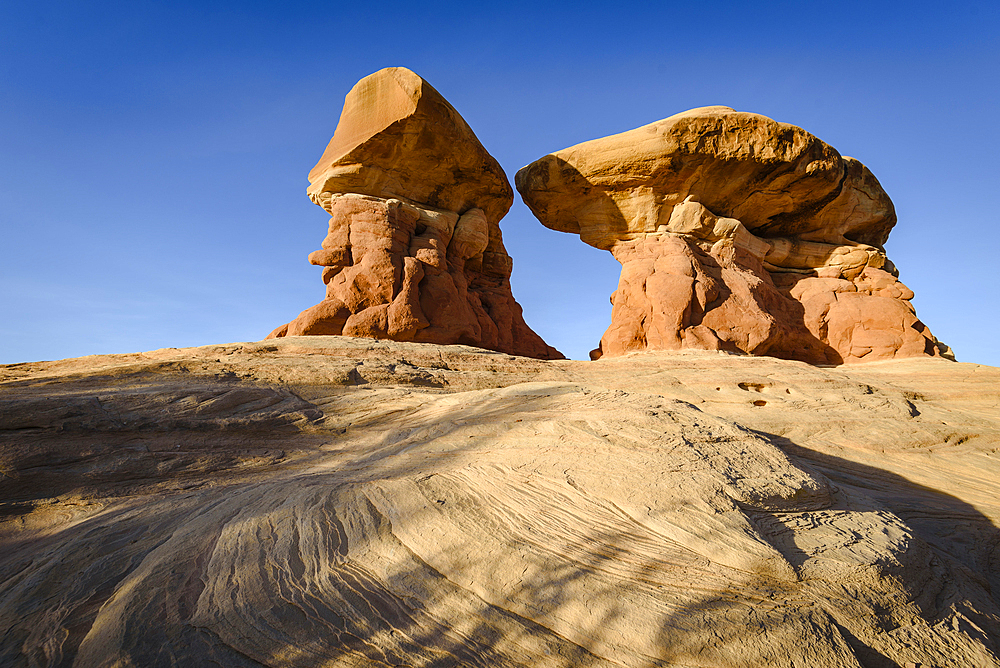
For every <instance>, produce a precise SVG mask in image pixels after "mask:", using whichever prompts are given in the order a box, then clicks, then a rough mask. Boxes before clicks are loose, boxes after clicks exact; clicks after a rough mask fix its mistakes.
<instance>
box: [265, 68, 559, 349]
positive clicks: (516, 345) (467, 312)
mask: <svg viewBox="0 0 1000 668" xmlns="http://www.w3.org/2000/svg"><path fill="white" fill-rule="evenodd" d="M309 181H310V185H309V188H308V190H307V194H308V195H309V197H310V198H311V199H312V200H313V201H314V202H315V203H316V204H318V205H319V206H321V207H323V209H325V210H326V211H327V212H328V213H329V214H330V216H331V218H330V222H329V227H328V232H327V235H326V238H325V239H324V240H323V243H322V248H320V249H319V250H317V251H314V252H313V253H311V254H310V255H309V262H310V263H312V264H315V265H319V266H321V267H323V274H322V278H323V282H324V283H325V284H326V297H325V299H324V300H323V301H321V302H320V303H319V304H317V305H316V306H313V307H311V308H309V309H306V310H305V311H303V312H302V313H301V314H299V316H298V317H297V318H295V320H293V321H292V322H290V323H288V324H287V325H282V326H281V327H279V328H277V329H275V330H274V331H273V332H272V333H271V334H270V337H281V336H296V335H316V334H343V335H346V336H361V337H373V338H379V339H392V340H394V341H418V342H423V343H440V344H453V343H461V344H466V345H474V346H479V347H483V348H487V349H490V350H498V351H503V352H507V353H512V354H517V355H524V356H527V357H535V358H540V359H559V358H561V357H562V355H561V354H560V353H559V352H558V351H556V350H555V349H554V348H552V347H550V346H548V345H546V344H545V342H544V341H542V339H541V338H540V337H539V336H538V335H537V334H536V333H535V332H534V331H532V330H531V328H529V327H528V325H527V324H526V323H525V322H524V318H523V316H522V313H521V307H520V305H519V304H518V303H517V302H516V301H515V300H514V296H513V294H512V293H511V287H510V274H511V268H512V264H513V263H512V261H511V258H510V256H509V255H508V254H507V251H506V249H505V248H504V245H503V237H502V235H501V233H500V225H499V222H500V219H501V218H503V216H504V215H505V214H506V213H507V210H508V209H509V208H510V205H511V203H512V202H513V197H514V195H513V191H512V190H511V187H510V184H509V183H508V181H507V177H506V175H505V174H504V172H503V169H501V167H500V165H499V163H497V161H496V160H495V159H494V158H493V156H491V155H490V154H489V153H487V151H486V149H485V148H483V146H482V144H480V143H479V140H478V139H477V138H476V135H475V134H474V133H473V132H472V129H471V128H469V126H468V124H467V123H466V122H465V121H464V120H463V119H462V117H461V116H460V115H459V114H458V112H457V111H455V109H454V108H453V107H452V106H451V105H450V104H448V102H447V101H446V100H445V99H444V98H443V97H442V96H441V94H440V93H438V92H437V91H436V90H434V89H433V88H432V87H431V86H430V85H429V84H428V83H427V82H426V81H424V80H423V79H421V78H420V77H419V76H417V75H416V74H414V73H413V72H411V71H410V70H407V69H405V68H402V67H390V68H386V69H384V70H380V71H378V72H376V73H375V74H372V75H370V76H368V77H365V78H364V79H362V80H361V81H359V82H358V83H357V85H355V86H354V88H353V89H352V90H351V92H350V93H348V95H347V97H346V99H345V101H344V109H343V112H342V113H341V117H340V122H339V123H338V124H337V129H336V132H335V133H334V136H333V138H332V139H331V140H330V143H329V145H328V146H327V148H326V151H325V152H324V153H323V156H322V157H321V158H320V160H319V162H318V163H317V164H316V166H315V167H314V168H313V170H312V171H311V172H310V173H309Z"/></svg>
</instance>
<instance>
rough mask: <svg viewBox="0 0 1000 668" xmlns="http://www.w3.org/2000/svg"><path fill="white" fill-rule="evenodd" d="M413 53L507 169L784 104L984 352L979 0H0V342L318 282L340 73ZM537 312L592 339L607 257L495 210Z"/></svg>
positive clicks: (566, 334) (967, 347) (193, 332)
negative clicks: (662, 126) (618, 137)
mask: <svg viewBox="0 0 1000 668" xmlns="http://www.w3.org/2000/svg"><path fill="white" fill-rule="evenodd" d="M392 65H402V66H405V67H408V68H410V69H412V70H413V71H415V72H417V73H418V74H420V75H421V76H423V77H424V78H425V79H426V80H428V81H429V82H430V83H431V84H432V85H433V86H434V87H435V88H437V89H438V90H439V91H440V92H441V93H442V94H443V95H444V96H445V97H446V98H447V99H448V100H449V101H450V102H451V103H452V104H453V105H454V106H455V108H457V109H458V110H459V112H460V113H461V114H462V115H463V116H464V117H465V118H466V120H467V121H468V122H469V124H470V125H471V126H472V128H473V129H474V130H475V131H476V133H477V135H478V136H479V138H480V140H481V141H482V142H483V144H484V145H485V146H486V148H487V149H488V150H489V151H490V152H491V153H493V155H494V156H495V157H496V158H497V159H498V160H499V161H500V163H501V165H503V167H504V169H505V170H506V171H507V174H508V177H510V178H511V179H513V175H514V172H516V171H517V170H518V169H519V168H520V167H521V166H523V165H525V164H527V163H529V162H531V161H533V160H535V159H537V158H538V157H541V156H542V155H544V154H546V153H550V152H552V151H556V150H559V149H562V148H565V147H567V146H570V145H573V144H576V143H579V142H582V141H587V140H589V139H595V138H597V137H602V136H606V135H609V134H613V133H616V132H622V131H625V130H629V129H631V128H634V127H637V126H640V125H643V124H646V123H650V122H653V121H656V120H659V119H661V118H665V117H666V116H669V115H671V114H674V113H677V112H679V111H683V110H685V109H689V108H692V107H700V106H705V105H713V104H724V105H728V106H731V107H734V108H736V109H739V110H743V111H753V112H757V113H761V114H764V115H767V116H770V117H771V118H774V119H775V120H778V121H783V122H788V123H793V124H795V125H798V126H800V127H803V128H805V129H806V130H808V131H810V132H812V133H813V134H815V135H817V136H819V137H820V138H821V139H823V140H825V141H827V142H829V143H830V144H832V145H833V146H834V147H836V148H837V149H838V150H839V151H840V152H841V153H842V154H844V155H851V156H854V157H856V158H858V159H859V160H861V161H862V162H864V163H865V164H866V165H868V167H869V168H870V169H871V170H872V171H873V172H874V173H875V175H876V176H877V177H878V178H879V180H880V181H881V183H882V185H883V187H884V188H885V189H886V191H887V192H888V193H889V195H890V196H891V197H892V199H893V201H894V203H895V205H896V210H897V213H898V215H899V223H898V224H897V226H896V228H895V230H894V231H893V233H892V235H891V236H890V238H889V242H888V244H887V246H886V249H887V251H888V254H889V257H890V258H891V259H892V260H893V262H895V264H896V265H897V267H899V269H900V278H901V280H902V281H903V282H904V283H906V284H907V285H908V286H909V287H910V288H912V289H913V290H914V292H915V293H916V298H915V299H914V304H915V305H916V307H917V313H918V315H919V316H920V318H921V319H922V320H923V321H924V322H926V323H927V324H928V325H929V326H930V328H931V330H932V331H933V332H934V333H935V334H936V335H937V336H938V338H940V339H941V340H943V341H945V342H946V343H948V344H949V345H951V346H952V347H953V348H954V349H955V351H956V354H957V355H958V358H959V359H960V360H961V361H972V362H980V363H984V364H991V365H994V366H1000V339H998V336H997V332H998V331H1000V315H998V313H997V310H998V306H1000V299H998V297H997V283H998V277H997V273H998V269H1000V262H998V259H997V249H998V247H1000V225H998V222H1000V221H998V217H1000V214H998V211H1000V163H998V160H997V158H996V151H997V147H998V146H1000V123H998V122H997V121H998V110H1000V105H998V102H1000V74H998V71H1000V9H998V5H997V4H996V3H993V2H969V3H961V2H957V3H952V4H950V5H947V6H945V5H940V4H937V3H935V4H930V3H919V2H916V3H914V2H911V3H896V2H885V3H879V2H869V3H862V2H840V3H822V6H820V3H811V2H810V3H806V2H802V3H792V2H770V3H749V2H739V3H737V2H724V1H720V2H712V3H679V2H676V3H672V2H663V3H656V4H655V6H654V7H653V8H651V7H649V6H647V3H630V2H616V3H609V4H604V5H600V4H589V5H588V4H580V3H541V2H535V3H516V2H515V3H504V4H503V5H502V6H501V5H499V4H497V5H495V6H492V5H491V6H486V7H478V8H477V7H475V6H473V5H471V4H470V3H422V4H418V3H379V2H370V3H354V4H347V3H317V2H311V3H294V2H287V3H264V2H241V3H227V2H213V3H190V2H141V1H140V2H130V3H111V2H108V3H87V2H82V3H59V2H56V3H45V4H41V3H5V5H4V7H3V8H2V9H0V232H2V243H0V313H2V317H0V363H12V362H22V361H33V360H39V359H59V358H64V357H71V356H78V355H87V354H96V353H112V352H134V351H139V350H149V349H154V348H161V347H181V346H190V345H202V344H210V343H227V342H232V341H247V340H257V339H260V338H262V337H263V336H264V335H266V334H267V332H269V331H270V330H271V329H273V328H274V327H276V326H278V325H280V324H282V323H284V322H287V321H288V320H290V319H291V318H293V317H294V316H295V315H296V314H298V312H299V311H301V310H302V309H304V308H306V307H308V306H311V305H313V304H315V303H316V302H318V301H319V300H320V299H321V298H322V296H323V284H322V282H321V281H320V278H319V273H320V272H319V268H317V267H312V266H310V265H309V264H308V263H307V261H306V255H307V254H308V253H309V252H310V251H312V250H314V249H316V248H318V247H319V243H320V241H322V239H323V236H324V235H325V228H326V220H327V218H328V217H327V215H326V214H325V213H324V212H323V211H322V210H321V209H319V208H318V207H316V206H315V205H313V204H312V203H311V202H309V200H308V199H307V198H306V196H305V187H306V185H307V180H306V174H307V173H308V171H309V169H310V168H311V167H312V166H313V165H314V164H315V162H316V160H317V159H318V158H319V156H320V154H321V153H322V152H323V149H324V148H325V146H326V143H327V141H328V140H329V138H330V136H331V135H332V134H333V131H334V128H335V127H336V124H337V119H338V117H339V114H340V108H341V105H342V102H343V98H344V95H345V94H346V93H347V91H348V90H350V88H351V86H353V85H354V83H355V82H356V81H357V80H358V79H360V78H362V77H364V76H366V75H367V74H370V73H372V72H374V71H376V70H378V69H381V68H382V67H387V66H392ZM501 227H502V229H503V232H504V241H505V244H506V246H507V249H508V251H509V252H510V254H511V256H512V257H513V258H514V275H513V277H512V285H513V290H514V296H515V297H516V298H517V300H518V301H519V302H520V303H521V305H522V306H523V307H524V312H525V319H526V320H527V322H528V324H529V325H530V326H532V327H533V328H534V329H535V330H536V331H537V332H538V333H539V334H541V335H542V336H543V338H545V339H546V341H547V342H548V343H549V344H551V345H554V346H555V347H557V348H559V349H560V350H561V351H562V352H563V353H565V354H566V355H567V356H569V357H573V358H578V359H581V358H582V359H586V356H587V351H589V350H590V349H592V348H594V347H595V346H596V345H597V343H598V341H599V339H600V337H601V334H602V333H603V331H604V329H605V328H606V327H607V325H608V323H609V321H610V312H611V311H610V304H609V302H608V297H609V295H610V294H611V292H612V291H613V290H614V289H615V286H616V283H617V278H618V270H619V265H618V264H617V263H616V262H615V261H614V259H613V258H612V257H611V255H610V254H609V253H606V252H603V251H598V250H596V249H593V248H590V247H589V246H586V245H584V244H583V243H581V242H580V241H579V239H578V238H577V237H575V236H572V235H567V234H560V233H557V232H552V231H549V230H547V229H545V228H544V227H542V226H541V224H539V223H538V222H537V221H536V220H535V219H534V217H533V216H532V215H531V214H530V212H529V211H528V210H527V208H526V207H525V206H524V205H523V203H521V201H520V199H519V198H516V201H515V204H514V207H513V208H512V209H511V212H510V213H509V214H508V215H507V217H506V218H505V219H504V220H503V221H502V223H501Z"/></svg>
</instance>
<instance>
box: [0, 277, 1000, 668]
mask: <svg viewBox="0 0 1000 668" xmlns="http://www.w3.org/2000/svg"><path fill="white" fill-rule="evenodd" d="M845 280H846V279H845ZM998 402H1000V369H995V368H990V367H983V366H978V365H974V364H956V363H951V362H945V361H943V360H941V359H932V358H927V357H924V358H912V359H902V360H888V361H886V362H884V363H882V364H877V365H859V366H841V367H838V368H818V367H814V366H809V365H807V364H802V363H800V362H792V361H785V360H780V359H774V358H768V357H748V356H736V355H728V354H725V353H718V352H705V351H684V352H680V353H656V352H649V353H644V354H641V355H630V356H627V357H618V358H608V359H605V360H602V361H601V362H600V363H597V364H595V363H592V362H579V361H570V360H560V361H545V360H533V359H527V358H524V357H513V356H510V355H507V354H503V353H497V352H491V351H486V350H479V349H474V348H469V347H466V346H436V345H426V344H415V343H397V342H393V341H385V340H383V341H374V340H372V339H363V338H349V337H342V336H330V337H325V336H306V337H285V338H280V339H274V340H270V341H263V342H258V343H242V344H227V345H214V346H205V347H202V348H189V349H180V350H178V349H167V350H158V351H153V352H148V353H137V354H131V355H108V356H91V357H84V358H80V359H75V360H63V361H59V362H39V363H31V364H18V365H10V366H0V665H2V666H5V667H10V668H22V667H28V666H75V667H77V668H94V667H99V666H143V667H150V668H153V667H157V666H222V667H225V668H231V667H240V668H259V667H260V666H269V667H271V668H294V667H302V668H306V667H310V668H311V667H313V666H355V667H357V668H368V667H372V668H375V667H384V666H441V667H444V666H483V667H485V666H489V667H497V668H514V667H519V668H582V667H588V666H589V667H595V668H625V667H633V668H634V667H640V666H661V667H664V668H667V667H674V668H680V667H681V666H684V667H690V666H699V667H702V668H774V667H777V666H817V667H820V666H821V667H823V668H861V667H862V666H866V667H869V668H874V667H878V666H895V667H898V668H902V667H904V666H911V667H912V666H936V667H938V668H969V667H972V666H974V667H977V668H982V667H993V668H996V667H997V666H1000V647H998V645H1000V605H998V603H1000V548H998V546H1000V530H998V528H997V527H1000V457H998V456H997V453H996V449H997V443H998V442H1000V420H998V416H997V410H996V407H997V405H998Z"/></svg>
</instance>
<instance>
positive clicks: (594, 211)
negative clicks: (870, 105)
mask: <svg viewBox="0 0 1000 668" xmlns="http://www.w3.org/2000/svg"><path fill="white" fill-rule="evenodd" d="M516 183H517V189H518V191H519V192H520V193H521V196H522V197H523V198H524V201H525V203H526V204H527V205H528V206H529V208H531V210H532V211H533V212H534V213H535V215H536V216H537V217H538V219H539V220H540V221H541V222H542V224H544V225H545V226H546V227H549V228H551V229H554V230H558V231H562V232H570V233H574V234H579V235H580V238H581V239H582V240H583V241H584V242H586V243H588V244H590V245H592V246H595V247H597V248H601V249H605V250H609V251H611V253H612V254H613V255H614V256H615V258H616V259H617V260H618V261H619V262H621V263H622V274H621V280H620V283H619V285H618V289H617V290H616V291H615V293H614V294H613V295H612V297H611V301H612V304H613V309H612V315H611V326H610V327H609V328H608V330H607V331H606V332H605V334H604V336H603V337H602V339H601V345H600V347H599V348H598V349H597V350H595V351H594V353H592V356H593V357H599V356H601V355H602V354H603V355H611V356H615V355H622V354H624V353H627V352H630V351H634V350H644V349H654V350H677V349H682V348H694V349H707V350H720V349H721V350H730V351H742V352H746V353H751V354H755V355H771V356H775V357H783V358H789V359H797V360H803V361H807V362H811V363H814V364H840V363H844V362H857V361H861V360H864V361H867V360H872V359H884V358H891V357H909V356H915V355H931V356H936V355H940V354H941V353H942V352H948V351H947V348H946V347H945V346H943V344H940V343H939V342H937V340H936V339H935V338H934V336H933V335H932V334H931V333H930V330H929V329H927V327H926V326H925V325H924V324H923V323H922V322H920V320H918V319H917V317H916V314H915V311H914V309H913V306H912V305H911V304H910V302H909V299H910V298H912V296H913V293H912V292H911V291H910V290H909V289H908V288H906V286H904V285H903V284H902V283H900V282H899V281H898V280H897V278H896V277H897V275H898V272H896V270H895V268H894V267H893V265H892V263H891V262H890V261H889V260H888V259H887V258H886V256H885V251H884V249H883V248H882V245H883V244H884V243H885V241H886V239H887V238H888V235H889V230H890V229H892V227H893V225H894V224H895V222H896V214H895V210H894V208H893V206H892V202H891V201H890V199H889V197H888V195H886V193H885V191H884V190H883V189H882V187H881V186H880V185H879V183H878V181H877V180H876V179H875V177H874V175H872V173H871V172H870V171H869V170H868V169H867V168H866V167H865V166H864V165H862V164H861V163H860V162H858V161H857V160H854V159H853V158H848V157H842V156H841V155H840V154H839V153H837V151H836V150H835V149H834V148H833V147H831V146H829V145H828V144H826V143H824V142H822V141H821V140H819V139H817V138H816V137H815V136H813V135H811V134H809V133H808V132H806V131H804V130H802V129H800V128H797V127H795V126H792V125H788V124H786V123H777V122H775V121H773V120H771V119H769V118H766V117H764V116H761V115H758V114H751V113H745V112H737V111H734V110H732V109H730V108H729V107H704V108H700V109H693V110H691V111H687V112H684V113H681V114H677V115H675V116H671V117H669V118H667V119H664V120H662V121H658V122H656V123H652V124H650V125H646V126H643V127H641V128H637V129H635V130H631V131H628V132H625V133H622V134H618V135H613V136H610V137H605V138H602V139H596V140H594V141H589V142H585V143H583V144H579V145H577V146H573V147H570V148H567V149H564V150H562V151H558V152H556V153H553V154H551V155H547V156H545V157H543V158H541V159H539V160H537V161H535V162H534V163H532V164H530V165H528V166H527V167H524V168H523V169H521V170H520V171H519V172H518V173H517V177H516Z"/></svg>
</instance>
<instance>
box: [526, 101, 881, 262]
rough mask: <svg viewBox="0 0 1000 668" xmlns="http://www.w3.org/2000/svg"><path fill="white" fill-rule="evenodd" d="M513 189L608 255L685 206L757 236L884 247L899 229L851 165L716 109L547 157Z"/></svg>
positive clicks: (809, 141) (762, 123) (864, 173)
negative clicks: (700, 208) (694, 205)
mask: <svg viewBox="0 0 1000 668" xmlns="http://www.w3.org/2000/svg"><path fill="white" fill-rule="evenodd" d="M515 182H516V184H517V189H518V191H519V192H520V193H521V196H522V197H523V198H524V202H525V203H526V204H527V205H528V207H529V208H530V209H531V210H532V212H533V213H534V214H535V215H536V216H537V217H538V219H539V220H540V221H541V222H542V224H544V225H545V226H546V227H549V228H551V229H554V230H557V231H560V232H573V233H576V234H579V235H580V237H581V239H582V240H583V241H584V242H586V243H588V244H590V245H592V246H596V247H597V248H603V249H606V250H608V249H610V248H611V247H612V246H613V245H614V244H615V243H616V242H617V241H625V240H629V239H633V238H636V237H637V236H641V235H643V234H646V233H651V232H656V231H657V230H658V229H660V228H661V226H663V225H665V224H667V221H668V220H669V219H670V217H671V212H672V210H673V208H674V206H676V205H678V204H681V203H682V202H684V201H685V200H691V201H695V202H698V203H700V204H702V205H704V206H705V207H706V208H707V209H708V210H710V211H711V212H712V213H714V214H715V215H717V216H724V217H729V218H735V219H737V220H739V221H741V222H742V223H743V224H744V225H745V226H746V227H747V229H749V230H750V231H751V232H753V233H754V234H755V235H757V236H761V237H798V238H800V239H806V240H811V241H820V242H825V243H832V244H843V243H850V242H854V243H863V244H870V245H873V246H881V245H882V244H884V243H885V240H886V239H887V238H888V236H889V230H891V229H892V227H893V225H894V224H895V222H896V213H895V210H894V208H893V206H892V201H891V200H890V199H889V196H888V195H886V193H885V191H884V190H883V189H882V186H881V185H879V182H878V180H877V179H876V178H875V177H874V175H872V173H871V172H870V171H868V169H867V168H866V167H865V166H864V165H862V164H861V163H860V162H858V161H857V160H854V159H853V158H846V157H843V156H841V155H840V153H838V152H837V151H836V149H834V148H833V147H832V146H830V145H829V144H827V143H825V142H823V141H821V140H820V139H818V138H817V137H815V136H814V135H812V134H810V133H808V132H806V131H805V130H803V129H801V128H798V127H796V126H794V125H790V124H787V123H778V122H776V121H773V120H771V119H770V118H767V117H766V116H761V115H760V114H753V113H747V112H740V111H734V110H733V109H731V108H730V107H721V106H715V107H701V108H698V109H692V110H690V111H685V112H683V113H680V114H675V115H673V116H670V117H669V118H665V119H663V120H662V121H657V122H655V123H651V124H649V125H645V126H643V127H640V128H636V129H634V130H630V131H628V132H623V133H621V134H616V135H611V136H609V137H603V138H601V139H595V140H593V141H588V142H584V143H582V144H577V145H576V146H571V147H570V148H566V149H563V150H561V151H558V152H556V153H552V154H550V155H547V156H545V157H543V158H540V159H539V160H536V161H535V162H533V163H531V164H530V165H528V166H527V167H524V168H522V169H521V170H520V171H518V173H517V175H516V177H515Z"/></svg>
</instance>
